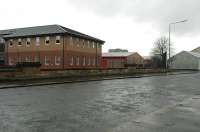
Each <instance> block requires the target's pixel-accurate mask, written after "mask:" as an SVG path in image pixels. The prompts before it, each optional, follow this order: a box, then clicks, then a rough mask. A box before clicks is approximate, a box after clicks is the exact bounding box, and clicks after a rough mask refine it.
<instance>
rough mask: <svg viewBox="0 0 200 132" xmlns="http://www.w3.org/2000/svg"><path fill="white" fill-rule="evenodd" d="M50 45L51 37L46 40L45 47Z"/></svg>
mask: <svg viewBox="0 0 200 132" xmlns="http://www.w3.org/2000/svg"><path fill="white" fill-rule="evenodd" d="M49 43H50V37H49V36H47V37H46V38H45V45H49Z"/></svg>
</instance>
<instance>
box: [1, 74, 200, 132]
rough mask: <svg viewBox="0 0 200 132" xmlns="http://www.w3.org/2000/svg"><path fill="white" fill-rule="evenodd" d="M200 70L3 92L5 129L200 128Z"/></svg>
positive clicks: (134, 131) (157, 131) (167, 131)
mask: <svg viewBox="0 0 200 132" xmlns="http://www.w3.org/2000/svg"><path fill="white" fill-rule="evenodd" d="M199 85H200V73H197V74H187V75H172V76H157V77H147V78H138V79H122V80H109V81H96V82H86V83H74V84H62V85H53V86H41V87H39V86H38V87H30V88H19V89H4V90H0V132H199V131H200V86H199Z"/></svg>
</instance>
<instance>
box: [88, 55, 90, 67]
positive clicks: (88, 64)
mask: <svg viewBox="0 0 200 132" xmlns="http://www.w3.org/2000/svg"><path fill="white" fill-rule="evenodd" d="M88 66H90V57H89V58H88Z"/></svg>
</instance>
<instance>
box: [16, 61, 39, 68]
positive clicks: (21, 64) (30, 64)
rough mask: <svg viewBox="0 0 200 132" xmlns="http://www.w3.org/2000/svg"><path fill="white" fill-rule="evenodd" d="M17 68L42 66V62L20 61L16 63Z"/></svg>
mask: <svg viewBox="0 0 200 132" xmlns="http://www.w3.org/2000/svg"><path fill="white" fill-rule="evenodd" d="M16 67H17V68H23V67H41V63H40V62H18V63H17V64H16Z"/></svg>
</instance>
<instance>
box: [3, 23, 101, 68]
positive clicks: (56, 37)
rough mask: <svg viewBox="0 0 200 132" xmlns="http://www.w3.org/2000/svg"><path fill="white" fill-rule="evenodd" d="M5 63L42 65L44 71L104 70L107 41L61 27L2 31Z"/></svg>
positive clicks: (11, 64) (49, 26)
mask: <svg viewBox="0 0 200 132" xmlns="http://www.w3.org/2000/svg"><path fill="white" fill-rule="evenodd" d="M0 35H1V36H3V38H4V40H5V63H6V65H9V66H14V65H16V64H17V63H20V62H40V63H41V64H42V66H41V69H82V68H86V69H87V68H98V67H99V66H100V62H101V61H100V60H101V54H102V45H103V44H104V41H102V40H100V39H97V38H94V37H91V36H89V35H86V34H83V33H80V32H77V31H74V30H71V29H69V28H66V27H63V26H60V25H47V26H37V27H28V28H18V29H11V30H1V31H0Z"/></svg>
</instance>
